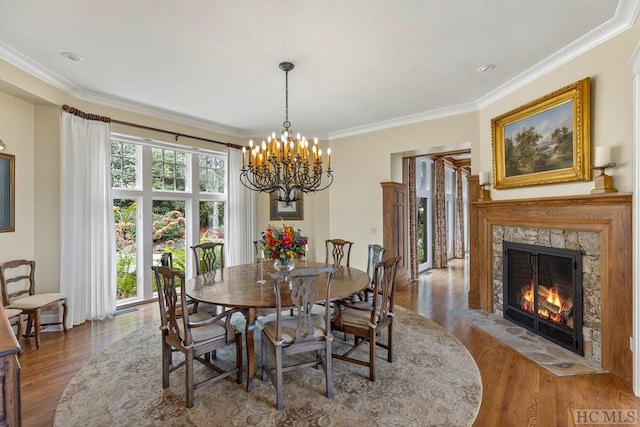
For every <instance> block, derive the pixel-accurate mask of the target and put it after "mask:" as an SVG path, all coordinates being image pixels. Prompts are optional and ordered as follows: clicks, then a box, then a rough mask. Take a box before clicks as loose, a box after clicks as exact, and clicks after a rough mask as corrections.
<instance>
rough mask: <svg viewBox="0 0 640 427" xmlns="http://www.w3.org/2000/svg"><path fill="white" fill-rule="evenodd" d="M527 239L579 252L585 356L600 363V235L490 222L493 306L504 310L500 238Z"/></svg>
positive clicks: (513, 240)
mask: <svg viewBox="0 0 640 427" xmlns="http://www.w3.org/2000/svg"><path fill="white" fill-rule="evenodd" d="M503 241H507V242H513V243H527V244H530V245H537V246H543V247H547V248H562V249H574V250H579V251H580V252H582V304H583V325H582V334H583V339H584V357H585V358H586V359H589V360H591V361H593V362H595V363H597V364H598V365H601V364H602V360H601V359H602V352H601V341H600V325H601V319H600V300H601V297H600V236H599V233H595V232H592V231H573V230H561V229H549V228H533V227H508V226H501V225H495V226H493V233H492V242H493V243H492V245H493V253H492V258H493V267H492V281H493V307H494V312H495V313H497V314H500V315H502V313H503V308H504V306H503V301H502V299H503V283H504V281H503V278H504V276H503V262H502V261H503V253H504V252H503V249H502V242H503Z"/></svg>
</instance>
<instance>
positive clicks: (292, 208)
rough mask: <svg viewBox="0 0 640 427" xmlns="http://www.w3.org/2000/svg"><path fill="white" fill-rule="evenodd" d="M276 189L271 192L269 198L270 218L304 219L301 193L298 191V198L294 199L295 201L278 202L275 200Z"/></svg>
mask: <svg viewBox="0 0 640 427" xmlns="http://www.w3.org/2000/svg"><path fill="white" fill-rule="evenodd" d="M277 194H278V193H277V191H276V192H273V193H271V195H270V198H271V219H272V220H278V219H282V220H284V219H289V220H300V221H301V220H303V219H304V213H303V210H302V208H303V196H304V195H303V194H302V193H300V200H298V201H295V202H291V203H285V202H280V201H278V200H277V198H276V197H277Z"/></svg>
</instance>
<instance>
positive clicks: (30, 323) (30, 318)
mask: <svg viewBox="0 0 640 427" xmlns="http://www.w3.org/2000/svg"><path fill="white" fill-rule="evenodd" d="M32 327H33V313H29V315H28V316H27V330H26V331H24V338H28V337H29V335H31V328H32Z"/></svg>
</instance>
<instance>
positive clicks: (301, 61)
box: [0, 0, 640, 137]
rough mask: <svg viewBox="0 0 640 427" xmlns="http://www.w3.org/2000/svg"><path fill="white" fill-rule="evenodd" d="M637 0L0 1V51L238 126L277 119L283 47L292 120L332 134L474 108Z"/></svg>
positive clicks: (257, 128) (72, 80)
mask: <svg viewBox="0 0 640 427" xmlns="http://www.w3.org/2000/svg"><path fill="white" fill-rule="evenodd" d="M639 3H640V0H620V1H618V0H562V1H558V0H536V1H531V0H508V1H505V0H458V1H455V2H454V1H445V0H401V1H397V0H396V1H391V0H386V1H385V0H349V1H345V0H325V1H321V2H311V1H301V0H271V1H264V0H243V1H228V0H183V1H168V0H136V1H130V0H111V1H106V2H94V1H86V0H57V1H51V0H48V1H47V0H32V1H25V0H1V1H0V59H4V60H6V61H8V62H10V63H12V64H14V65H16V66H18V67H20V68H22V69H24V70H26V71H28V72H30V73H32V74H34V75H36V76H38V77H40V78H42V79H43V80H45V81H47V82H49V83H52V84H54V85H55V86H56V87H59V88H61V89H63V90H65V91H67V92H70V93H71V94H73V95H74V96H76V97H78V98H80V99H85V100H89V101H93V102H98V103H101V104H107V105H113V106H117V107H119V108H123V109H126V110H131V111H138V112H143V113H147V114H153V115H155V116H158V117H162V118H173V119H174V120H177V121H179V122H184V123H189V124H195V125H197V126H201V127H204V128H207V129H211V130H217V131H222V132H225V133H227V134H230V135H236V136H247V135H252V136H253V135H263V134H265V133H270V132H271V131H274V130H275V131H276V132H278V131H280V130H281V123H282V122H283V120H284V106H285V100H284V72H282V71H280V69H279V68H278V64H279V63H280V62H282V61H290V62H293V63H294V64H295V69H294V70H293V71H291V72H290V73H289V119H290V121H291V122H292V124H293V127H292V128H293V130H294V131H297V132H303V133H304V134H305V135H306V136H307V137H313V136H319V137H327V135H328V136H329V137H338V136H344V135H348V134H353V133H359V132H362V131H366V130H372V129H377V128H383V127H388V126H393V125H397V124H403V123H409V122H412V121H418V120H423V119H425V118H429V117H435V116H438V115H445V114H450V113H453V112H461V111H469V110H473V109H477V108H478V106H479V105H482V104H483V103H485V102H489V101H490V100H491V99H493V98H495V97H497V96H501V95H502V94H504V93H506V92H508V91H510V90H513V89H514V88H515V87H517V86H519V85H522V84H524V83H526V82H527V81H528V79H530V78H534V77H535V76H537V75H540V74H542V73H544V72H546V71H547V70H549V69H550V68H552V67H554V66H556V65H557V64H558V63H562V62H564V61H566V60H568V59H570V58H572V57H574V56H575V55H577V54H579V53H581V52H583V51H584V50H586V49H588V48H591V47H593V46H594V45H596V44H598V43H601V42H602V41H604V40H606V39H608V38H610V37H611V36H613V35H615V34H618V33H619V32H621V31H623V30H624V29H626V28H628V27H629V26H630V25H632V23H633V21H634V20H635V17H636V14H637V10H638V4H639ZM64 51H67V52H73V53H76V54H78V55H80V56H82V57H83V58H84V61H82V62H73V61H70V60H68V59H66V58H64V57H63V56H62V55H60V52H64ZM489 63H491V64H495V69H494V70H493V71H490V72H486V73H479V72H477V71H476V69H477V68H478V67H480V66H482V65H485V64H489Z"/></svg>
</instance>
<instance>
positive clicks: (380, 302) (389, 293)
mask: <svg viewBox="0 0 640 427" xmlns="http://www.w3.org/2000/svg"><path fill="white" fill-rule="evenodd" d="M397 269H398V258H396V257H389V258H387V259H385V260H384V261H381V262H379V263H378V264H377V265H376V268H375V270H374V274H373V313H372V319H371V320H372V323H373V324H378V322H379V321H381V320H384V319H387V318H388V317H389V316H393V304H394V299H395V294H396V283H395V282H396V271H397Z"/></svg>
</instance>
